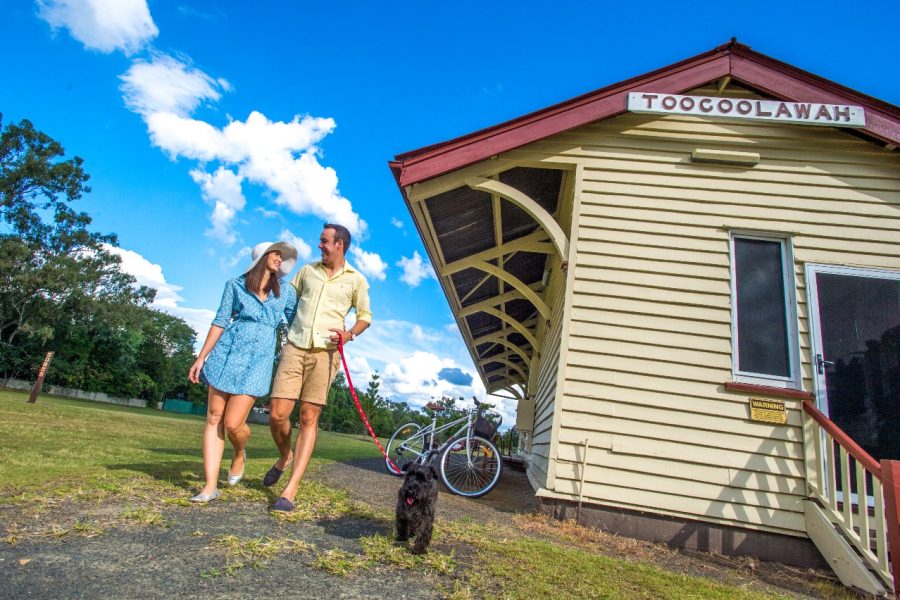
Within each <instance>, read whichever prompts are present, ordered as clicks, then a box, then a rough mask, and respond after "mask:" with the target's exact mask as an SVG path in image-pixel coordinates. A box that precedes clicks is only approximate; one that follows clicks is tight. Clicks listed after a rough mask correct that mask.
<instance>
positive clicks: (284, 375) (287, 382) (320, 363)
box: [271, 342, 341, 406]
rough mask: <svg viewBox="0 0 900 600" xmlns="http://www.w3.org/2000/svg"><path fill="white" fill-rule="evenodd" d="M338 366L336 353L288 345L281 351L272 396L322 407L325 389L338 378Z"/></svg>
mask: <svg viewBox="0 0 900 600" xmlns="http://www.w3.org/2000/svg"><path fill="white" fill-rule="evenodd" d="M340 363H341V356H340V354H338V351H337V350H328V349H325V348H311V349H309V350H305V349H303V348H298V347H297V346H295V345H293V344H292V343H290V342H287V343H285V345H284V347H283V348H282V349H281V359H280V360H279V361H278V369H277V370H276V371H275V381H274V382H273V383H272V394H271V396H272V398H287V399H289V400H302V401H303V402H309V403H311V404H320V405H323V406H324V405H325V404H327V403H328V388H329V387H331V382H332V381H334V378H335V377H336V376H337V373H338V369H339V368H340Z"/></svg>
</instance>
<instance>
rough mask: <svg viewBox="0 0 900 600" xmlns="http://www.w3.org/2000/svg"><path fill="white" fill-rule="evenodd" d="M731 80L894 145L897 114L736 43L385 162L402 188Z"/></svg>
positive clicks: (899, 123)
mask: <svg viewBox="0 0 900 600" xmlns="http://www.w3.org/2000/svg"><path fill="white" fill-rule="evenodd" d="M723 77H731V80H732V81H735V82H738V83H741V84H743V85H745V86H747V87H750V88H752V89H755V90H758V91H760V92H762V93H764V94H767V95H769V96H772V97H774V98H777V99H780V100H789V101H802V102H818V103H825V104H849V105H856V106H862V107H863V108H865V110H866V126H865V128H862V129H857V130H856V131H857V132H859V134H860V135H863V136H865V137H868V138H871V139H874V140H876V141H879V142H883V143H885V144H889V145H892V146H898V145H900V108H898V107H897V106H894V105H893V104H889V103H887V102H883V101H881V100H878V99H876V98H872V97H871V96H867V95H865V94H862V93H860V92H857V91H855V90H852V89H850V88H847V87H844V86H842V85H840V84H837V83H834V82H833V81H829V80H827V79H824V78H822V77H819V76H817V75H813V74H812V73H808V72H806V71H803V70H801V69H798V68H796V67H793V66H791V65H789V64H787V63H783V62H781V61H778V60H775V59H774V58H770V57H768V56H766V55H764V54H760V53H759V52H755V51H753V50H751V49H750V47H749V46H745V45H744V44H740V43H738V42H737V41H735V40H732V41H731V42H729V43H727V44H724V45H722V46H719V47H717V48H715V49H713V50H711V51H709V52H705V53H703V54H699V55H697V56H695V57H693V58H689V59H687V60H683V61H681V62H678V63H675V64H673V65H669V66H668V67H664V68H662V69H658V70H656V71H652V72H650V73H647V74H645V75H641V76H639V77H634V78H632V79H628V80H625V81H622V82H620V83H616V84H613V85H610V86H607V87H605V88H601V89H599V90H596V91H593V92H590V93H588V94H584V95H582V96H578V97H577V98H573V99H571V100H568V101H566V102H562V103H560V104H556V105H553V106H550V107H548V108H545V109H543V110H539V111H537V112H533V113H531V114H528V115H525V116H523V117H519V118H517V119H513V120H511V121H507V122H505V123H501V124H499V125H494V126H493V127H488V128H487V129H482V130H481V131H476V132H474V133H470V134H468V135H465V136H462V137H459V138H456V139H453V140H449V141H446V142H442V143H440V144H434V145H431V146H426V147H424V148H419V149H418V150H413V151H411V152H405V153H403V154H398V155H397V156H396V157H395V160H393V161H391V162H390V167H391V170H392V171H393V172H394V177H395V178H396V179H397V183H398V184H399V185H400V187H401V188H402V187H405V186H407V185H412V184H414V183H419V182H421V181H425V180H427V179H431V178H434V177H438V176H440V175H443V174H445V173H449V172H450V171H454V170H456V169H459V168H461V167H465V166H467V165H470V164H473V163H476V162H479V161H482V160H485V159H487V158H490V157H491V156H494V155H496V154H500V153H502V152H506V151H508V150H512V149H514V148H518V147H520V146H524V145H525V144H529V143H531V142H534V141H537V140H540V139H543V138H546V137H548V136H551V135H554V134H556V133H560V132H563V131H567V130H570V129H574V128H576V127H580V126H582V125H586V124H588V123H592V122H595V121H599V120H601V119H606V118H608V117H612V116H615V115H618V114H621V113H624V112H626V105H627V98H628V93H629V92H632V91H647V92H658V93H663V94H678V93H681V92H685V91H687V90H691V89H693V88H696V87H699V86H701V85H704V84H707V83H709V82H711V81H715V80H718V79H721V78H723Z"/></svg>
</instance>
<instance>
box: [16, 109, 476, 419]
mask: <svg viewBox="0 0 900 600" xmlns="http://www.w3.org/2000/svg"><path fill="white" fill-rule="evenodd" d="M88 180H89V175H88V174H87V173H86V172H85V170H84V168H83V161H82V159H80V158H78V157H77V156H76V157H74V158H66V157H65V151H64V149H63V147H62V146H61V145H60V144H59V142H57V141H56V140H54V139H52V138H51V137H50V136H48V135H47V134H45V133H43V132H41V131H38V130H37V129H35V127H34V126H33V125H32V124H31V123H30V122H29V121H27V120H22V121H20V122H19V123H17V124H10V125H6V126H4V124H3V118H2V115H0V377H2V378H3V379H10V378H18V379H27V380H34V378H36V376H37V370H38V368H39V366H40V364H41V362H42V361H43V358H44V355H45V353H46V352H47V351H48V350H53V351H54V352H55V355H54V358H53V362H52V364H51V366H50V369H49V370H48V372H47V374H46V378H45V381H46V382H47V383H51V384H57V385H61V386H65V387H72V388H77V389H81V390H85V391H91V392H105V393H108V394H111V395H115V396H124V397H129V398H143V399H146V400H147V401H148V403H151V404H155V403H156V402H158V401H161V400H163V399H165V398H180V399H186V400H189V401H192V402H195V403H198V404H205V402H206V388H205V386H203V385H192V384H190V383H189V382H188V380H187V372H188V369H189V368H190V366H191V364H192V363H193V361H194V359H195V353H194V346H195V343H196V334H195V333H194V331H193V329H191V327H190V326H188V325H187V323H185V322H184V321H183V320H182V319H180V318H177V317H173V316H171V315H168V314H166V313H163V312H161V311H159V310H157V309H155V308H153V307H152V306H151V303H152V302H153V299H154V297H155V295H156V290H154V289H152V288H148V287H146V286H137V285H136V280H135V278H134V277H132V276H131V275H129V274H127V273H124V272H123V271H122V269H121V259H120V258H119V257H118V256H117V255H116V254H114V253H112V252H110V251H109V250H108V248H109V247H110V246H116V245H117V244H118V241H117V238H116V236H115V234H101V233H97V232H95V231H91V229H90V225H91V217H90V216H89V215H88V214H87V213H84V212H78V211H76V210H74V209H73V208H72V206H71V205H72V203H73V202H75V201H77V200H78V199H80V198H81V197H82V196H83V195H84V194H87V193H89V192H90V187H89V186H88ZM285 337H286V336H285V331H284V329H283V328H282V330H281V331H279V339H280V341H281V342H282V343H283V342H284V339H285ZM380 385H381V382H380V378H379V375H378V374H377V373H375V374H373V375H372V377H371V379H370V380H369V382H368V384H367V386H366V389H364V390H359V391H358V396H359V399H360V402H361V404H362V406H363V409H364V410H365V411H366V413H367V415H368V416H369V420H370V422H371V424H372V426H373V428H374V429H375V431H376V433H377V434H378V435H380V436H389V435H390V434H391V433H392V432H393V431H394V430H395V429H396V428H397V427H399V426H400V425H402V424H404V423H408V422H411V421H412V422H417V423H423V424H424V423H427V422H430V411H428V410H425V411H424V412H420V411H418V410H415V409H412V408H410V407H409V406H408V405H407V404H406V403H405V402H399V401H395V400H391V399H389V398H386V397H384V396H383V395H382V394H381V391H380ZM460 400H461V399H460ZM267 402H268V398H261V399H260V400H259V403H260V404H265V403H267ZM439 403H441V404H442V405H443V406H444V408H445V409H446V410H444V411H441V412H440V413H439V414H440V419H441V422H445V421H447V420H450V419H453V418H458V417H459V416H461V415H462V414H463V411H464V409H463V408H461V407H459V406H457V404H456V400H454V399H451V398H442V399H441V400H440V401H439ZM319 422H320V424H321V427H322V428H323V429H327V430H332V431H340V432H347V433H365V428H364V426H363V424H362V422H361V420H360V418H359V416H358V414H357V412H356V408H355V405H354V403H353V400H352V398H351V395H350V390H349V387H348V386H347V382H346V380H345V379H344V377H343V374H339V375H338V378H337V380H336V381H335V383H334V385H333V386H332V388H331V390H330V392H329V403H328V405H327V406H326V407H325V409H324V410H323V411H322V415H321V418H320V421H319Z"/></svg>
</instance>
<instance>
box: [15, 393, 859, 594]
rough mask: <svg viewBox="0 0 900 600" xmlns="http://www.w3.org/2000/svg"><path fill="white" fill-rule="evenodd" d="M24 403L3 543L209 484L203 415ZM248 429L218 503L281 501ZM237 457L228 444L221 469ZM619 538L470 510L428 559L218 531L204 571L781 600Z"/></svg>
mask: <svg viewBox="0 0 900 600" xmlns="http://www.w3.org/2000/svg"><path fill="white" fill-rule="evenodd" d="M26 400H27V395H26V394H24V393H18V392H6V391H0V440H3V444H4V450H5V452H4V457H3V458H4V460H3V461H0V505H2V504H13V505H16V506H15V508H14V511H15V514H16V515H17V519H16V520H17V521H18V523H16V522H10V523H7V524H6V526H5V531H2V532H0V533H2V536H3V537H0V541H5V542H6V543H9V544H17V543H19V542H21V541H23V540H26V539H33V540H42V539H47V540H50V539H56V538H61V537H65V536H76V535H78V536H86V537H93V536H98V535H103V532H104V531H105V530H106V529H108V528H112V527H134V526H143V527H167V526H169V525H170V522H169V521H168V520H167V519H166V518H165V517H164V516H163V513H165V514H166V515H169V514H170V512H167V511H169V510H170V509H171V508H173V507H175V506H184V505H187V500H186V499H187V497H188V495H189V493H194V492H195V491H196V489H197V488H198V487H199V486H200V484H201V481H200V477H201V474H202V458H201V449H200V442H201V433H202V430H203V425H204V419H203V417H200V416H192V415H176V414H171V413H162V412H160V411H156V410H151V409H137V408H129V407H120V406H115V405H107V404H102V403H94V402H87V401H79V400H70V399H64V398H56V397H51V396H41V397H40V398H39V399H38V403H37V404H34V405H32V404H27V403H26ZM251 430H252V437H251V439H250V445H249V461H248V464H247V468H246V472H247V475H248V477H247V479H245V484H242V485H240V486H236V487H234V488H229V490H228V494H227V497H225V498H223V500H222V501H221V502H222V503H229V502H234V503H240V502H254V503H257V504H258V505H259V504H262V503H264V502H267V501H271V500H272V499H273V497H272V495H273V493H275V492H273V491H271V490H269V489H267V488H264V487H263V486H262V485H261V483H260V481H259V480H260V479H261V477H262V475H263V473H265V471H266V470H267V469H268V468H269V467H270V466H271V465H272V463H273V462H274V461H275V460H276V458H277V451H276V449H275V446H274V444H273V443H272V439H271V437H270V435H269V430H268V427H265V426H259V425H251ZM227 448H228V447H227ZM379 455H380V454H379V451H378V449H377V447H376V446H375V445H374V444H373V443H372V442H371V440H369V439H368V438H361V437H360V436H357V435H344V434H335V433H330V432H320V434H319V438H318V443H317V445H316V449H315V453H314V457H313V459H312V461H311V468H313V469H315V468H316V467H317V466H319V465H322V464H324V463H327V462H331V461H340V460H346V459H351V458H357V457H364V456H370V457H375V456H379ZM229 458H230V451H229V450H228V449H226V456H225V459H224V460H223V465H222V469H223V475H224V470H225V469H227V468H228V464H229ZM276 492H277V491H276ZM110 498H115V499H116V500H117V501H121V500H124V503H121V505H122V506H123V507H124V508H123V509H122V510H120V511H118V512H116V513H115V514H110V513H109V512H108V511H106V512H103V511H102V510H100V511H91V510H81V509H75V510H72V509H70V505H69V504H67V503H68V502H70V501H72V500H76V501H79V502H80V503H83V504H81V505H77V506H82V508H84V506H85V505H86V504H84V503H91V504H89V505H88V506H90V505H93V504H97V505H100V504H101V503H102V501H103V500H105V499H110ZM167 505H168V506H167ZM296 505H297V508H296V510H295V511H294V512H293V513H290V514H276V515H274V516H273V518H275V519H277V520H278V521H279V522H280V524H281V525H283V526H284V531H285V532H286V533H287V532H291V536H294V535H296V532H297V531H299V530H298V529H292V526H293V525H294V524H295V523H300V522H303V521H308V520H310V519H317V520H319V519H338V518H353V519H362V520H366V521H369V522H377V523H378V524H379V525H380V526H383V527H384V529H388V528H389V527H390V523H391V522H392V520H393V518H392V515H391V513H390V511H388V510H379V509H375V508H373V507H371V506H369V505H367V504H365V503H362V502H358V501H355V500H353V499H352V498H350V497H349V496H348V495H347V494H346V493H344V492H341V491H338V490H334V489H332V488H330V487H329V486H327V485H324V484H323V483H321V482H319V481H316V480H307V481H305V482H304V485H303V493H302V494H300V495H298V497H297V502H296ZM194 508H195V509H197V510H204V509H205V507H194ZM54 509H55V510H54ZM260 509H261V508H260ZM235 510H239V508H238V507H237V506H236V507H235ZM44 511H52V512H49V513H48V514H51V515H53V516H54V518H52V519H43V518H42V515H43V513H44ZM93 512H97V514H93ZM176 518H177V517H176ZM188 535H191V536H204V535H205V534H204V533H203V532H201V531H195V532H193V533H191V534H188ZM614 537H615V536H609V535H608V534H604V533H602V532H597V531H595V530H589V529H587V528H582V527H579V526H571V525H566V524H562V523H559V522H551V521H548V520H546V519H541V518H537V517H523V518H516V519H515V520H514V524H513V525H511V526H509V527H498V526H491V527H487V526H485V525H483V524H481V523H478V522H474V521H473V520H471V519H461V520H459V521H443V520H441V521H438V523H436V526H435V537H434V541H433V544H432V548H431V549H430V551H429V552H428V553H427V554H425V555H422V556H413V555H411V554H410V553H409V550H408V548H407V547H406V546H404V545H398V544H395V543H394V542H393V537H392V535H391V534H390V533H381V534H376V535H370V536H366V537H362V538H360V540H359V551H358V552H356V553H353V552H347V551H344V550H338V549H334V548H331V549H329V548H321V549H319V548H316V547H313V546H311V545H310V544H308V543H305V542H303V541H301V540H298V539H294V538H293V537H283V538H281V537H263V538H242V537H238V536H237V535H232V536H220V537H218V538H216V539H215V540H213V542H212V544H211V549H212V550H213V551H214V552H218V553H219V554H221V555H222V558H223V560H224V564H222V565H220V566H213V567H211V568H210V569H209V570H207V571H204V572H203V573H201V574H200V576H202V577H217V576H221V575H232V574H234V573H235V572H236V571H237V570H240V569H259V568H265V567H266V565H267V564H268V563H269V562H270V561H271V560H274V559H275V558H276V557H277V556H279V555H281V556H284V555H286V554H309V555H311V556H313V558H311V559H310V564H311V566H312V567H314V568H318V569H322V570H324V571H326V572H328V573H332V574H334V575H339V576H347V575H351V574H353V573H354V572H356V571H360V570H370V571H369V572H370V573H371V574H372V575H371V576H373V577H375V576H377V573H378V572H380V570H381V569H385V568H389V569H404V570H409V571H412V572H415V573H422V574H427V575H428V576H438V577H439V578H440V579H439V580H438V581H437V583H436V585H438V586H439V588H440V589H441V590H442V591H443V593H444V595H445V596H446V597H448V598H457V599H464V598H483V597H498V598H511V599H515V598H612V599H614V598H628V599H631V598H638V599H640V598H676V599H681V598H685V599H687V598H692V599H693V598H704V599H719V598H721V599H725V598H727V599H733V598H735V599H739V600H740V599H754V598H773V597H781V596H777V595H771V594H766V593H761V592H758V591H755V590H751V589H746V586H748V585H752V584H753V583H754V580H753V579H752V577H749V578H748V577H745V576H744V575H745V574H742V575H741V576H740V577H736V578H734V580H732V579H728V581H729V582H730V583H731V584H729V583H720V582H717V581H712V580H710V579H704V578H700V577H692V576H688V575H684V574H680V573H676V572H673V571H670V570H667V569H665V568H663V567H661V566H659V564H660V563H659V562H658V561H656V562H654V560H653V557H648V556H643V555H641V554H640V553H635V552H633V548H631V547H630V546H629V544H627V543H625V538H615V539H613V540H612V542H611V541H610V539H611V538H614ZM617 540H621V541H617ZM634 544H639V543H637V542H634V543H632V544H631V546H633V545H634ZM376 567H377V568H376ZM807 589H809V587H807ZM844 592H845V590H843V588H840V587H839V586H833V585H830V584H825V583H823V584H822V585H821V588H820V589H818V590H817V593H818V595H821V596H823V597H828V598H845V597H849V595H847V594H845V593H844Z"/></svg>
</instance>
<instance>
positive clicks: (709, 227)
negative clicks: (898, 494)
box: [502, 89, 900, 535]
mask: <svg viewBox="0 0 900 600" xmlns="http://www.w3.org/2000/svg"><path fill="white" fill-rule="evenodd" d="M692 93H694V94H698V95H702V94H709V95H713V94H714V93H715V91H714V90H712V89H705V90H695V91H694V92H692ZM726 95H730V96H738V97H751V98H752V97H756V96H754V95H752V94H751V93H749V92H744V91H742V90H740V89H734V90H729V92H727V94H726ZM698 148H703V149H718V150H730V151H735V150H736V151H743V152H755V153H759V154H760V161H759V164H758V165H756V166H754V167H752V168H749V167H729V166H718V165H709V164H696V163H691V162H690V160H689V157H690V155H691V152H692V151H693V150H695V149H698ZM502 158H512V159H517V160H522V161H527V162H530V163H539V162H547V163H568V164H575V165H578V172H579V173H580V174H581V180H580V181H579V182H578V184H579V185H580V188H581V191H580V196H581V198H580V208H579V210H578V213H577V214H578V217H577V223H578V227H577V229H575V230H574V231H575V235H574V237H573V240H572V241H573V244H575V259H574V261H573V263H574V264H573V265H572V266H571V267H570V268H571V269H574V272H573V277H572V279H571V282H572V286H571V289H569V290H567V292H568V293H569V294H571V298H570V300H571V314H570V315H569V323H568V330H567V334H566V335H565V336H560V335H556V334H554V335H548V336H547V341H546V342H545V344H546V346H545V347H546V348H547V349H548V350H550V349H551V348H553V350H552V351H551V352H552V353H551V352H548V355H547V356H545V357H543V358H542V360H541V372H540V374H539V376H538V386H537V393H536V397H537V398H538V402H537V407H538V408H537V409H536V417H535V435H534V445H533V455H532V465H533V466H532V468H533V469H535V475H541V476H542V475H547V478H546V481H547V492H548V494H550V495H555V496H561V497H567V498H572V499H575V498H577V496H578V495H579V494H580V493H583V495H584V498H585V500H587V501H591V502H596V503H600V504H604V505H609V506H616V507H623V508H630V509H635V510H641V511H651V512H657V513H661V514H668V515H674V516H678V517H684V518H689V519H701V520H707V521H711V522H717V523H724V524H731V525H740V526H744V527H750V528H757V529H762V530H768V531H774V532H780V533H788V534H798V535H802V534H803V532H805V524H804V518H803V508H802V506H801V500H802V498H803V497H804V496H805V473H804V466H803V452H804V449H803V438H802V431H801V408H800V402H799V400H792V399H784V402H785V405H786V408H787V413H788V414H787V419H788V422H787V425H784V426H781V425H770V424H765V423H758V422H752V421H750V420H749V410H748V403H747V401H748V397H749V395H750V394H747V393H735V392H729V391H726V390H725V389H724V387H723V384H724V383H725V382H728V381H731V380H732V357H731V310H730V294H731V288H730V280H729V277H730V272H729V261H730V259H729V230H730V229H740V230H757V231H762V232H774V233H789V234H791V235H792V245H793V252H794V258H795V263H796V264H795V275H796V285H797V298H798V301H799V307H798V308H799V318H800V344H801V359H802V362H803V367H802V375H803V389H804V390H806V391H810V390H812V381H811V378H810V377H811V366H810V364H811V363H810V352H809V335H808V326H807V319H806V315H807V308H806V304H805V288H804V281H803V264H804V263H806V262H817V263H833V264H843V265H856V266H866V267H881V268H891V269H900V257H898V252H897V249H898V242H900V159H898V156H897V153H892V152H890V151H888V150H886V149H884V148H881V147H879V146H877V145H875V144H872V143H870V142H867V141H863V140H861V139H858V138H856V137H854V136H852V135H850V134H847V133H845V132H841V131H839V130H836V129H832V128H823V127H810V126H799V125H784V124H772V123H759V122H741V121H736V120H732V121H723V120H711V119H703V118H700V117H680V116H664V117H658V116H653V115H636V114H625V115H621V116H618V117H613V118H610V119H607V120H605V121H602V122H600V123H597V124H593V125H589V126H585V127H581V128H579V129H576V130H573V131H571V132H567V133H562V134H557V135H554V136H552V137H550V138H547V139H545V140H543V141H540V142H535V143H532V144H529V145H528V146H526V147H523V148H521V149H519V150H515V151H512V152H508V153H505V154H504V155H503V156H502ZM564 304H565V303H564ZM551 332H552V330H551ZM558 339H563V340H564V344H565V346H564V348H562V360H563V362H564V367H562V369H561V370H560V372H559V373H560V379H561V381H560V383H559V384H558V388H557V389H554V382H555V381H556V379H555V378H553V377H552V376H551V375H552V371H553V368H552V366H551V364H550V360H551V359H552V355H555V354H557V353H558V352H559V350H557V349H555V348H554V347H553V345H552V344H553V343H554V342H555V341H556V340H558ZM756 395H759V394H756ZM551 398H555V399H556V401H555V403H554V402H553V401H552V400H551ZM551 413H552V414H554V415H556V419H557V420H558V423H556V424H555V426H557V427H558V435H556V436H551V435H550V433H551V431H552V427H551V428H548V425H549V424H548V423H547V420H548V418H549V417H550V415H551ZM585 440H587V442H588V461H587V462H588V466H587V469H586V472H585V473H584V475H585V478H584V479H585V482H584V486H583V488H582V487H581V485H580V480H581V475H582V474H581V472H580V469H581V460H582V458H583V456H584V455H583V452H584V444H585ZM545 453H546V455H547V458H549V461H547V458H545ZM535 479H536V478H532V480H533V481H534V480H535Z"/></svg>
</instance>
